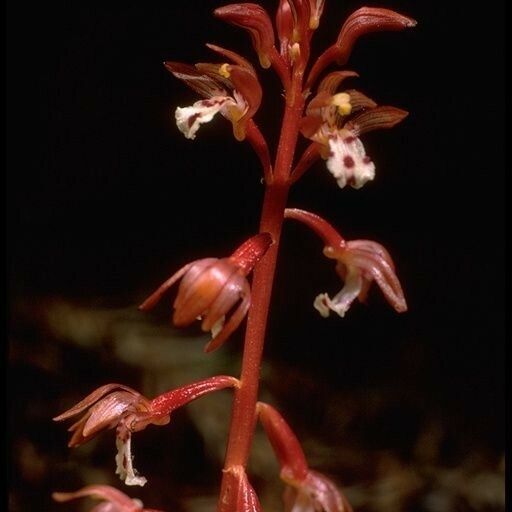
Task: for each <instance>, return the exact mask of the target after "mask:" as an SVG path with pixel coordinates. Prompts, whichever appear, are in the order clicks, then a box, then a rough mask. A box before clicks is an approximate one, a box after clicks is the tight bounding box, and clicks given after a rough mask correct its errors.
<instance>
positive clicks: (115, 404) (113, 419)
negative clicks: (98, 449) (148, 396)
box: [82, 391, 145, 437]
mask: <svg viewBox="0 0 512 512" xmlns="http://www.w3.org/2000/svg"><path fill="white" fill-rule="evenodd" d="M144 401H145V399H144V398H143V397H140V396H134V395H133V394H131V393H127V392H126V391H116V392H114V393H111V394H110V395H108V396H106V397H105V398H102V399H101V400H100V401H99V402H98V403H97V404H96V405H94V406H93V407H92V408H91V414H90V416H89V418H88V419H87V421H86V423H85V424H84V426H83V428H82V433H83V435H84V437H90V436H93V435H94V434H96V433H97V432H99V431H100V430H103V429H107V428H112V427H115V426H116V424H117V422H118V421H119V419H120V417H121V416H122V414H123V413H124V412H126V410H127V409H128V408H129V407H131V406H135V405H136V404H142V403H143V402H144Z"/></svg>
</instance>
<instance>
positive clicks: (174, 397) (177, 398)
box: [53, 375, 238, 486]
mask: <svg viewBox="0 0 512 512" xmlns="http://www.w3.org/2000/svg"><path fill="white" fill-rule="evenodd" d="M237 386H238V380H237V379H235V378H234V377H229V376H225V375H218V376H215V377H210V378H209V379H205V380H202V381H198V382H194V383H192V384H188V385H186V386H182V387H180V388H178V389H175V390H172V391H168V392H167V393H164V394H162V395H159V396H157V397H156V398H154V399H153V400H149V399H148V398H146V397H144V396H143V395H141V394H140V393H138V392H137V391H135V390H134V389H132V388H129V387H128V386H123V385H122V384H106V385H104V386H101V387H100V388H98V389H96V390H95V391H93V392H92V393H91V394H89V395H87V396H86V397H85V398H84V399H83V400H82V401H80V402H79V403H77V404H76V405H74V406H73V407H71V409H68V410H67V411H66V412H64V413H62V414H60V415H59V416H57V417H55V418H53V419H54V421H63V420H67V419H69V418H72V417H74V416H78V415H80V414H83V415H82V416H81V418H80V419H79V420H78V421H76V422H75V423H74V424H73V425H71V427H70V428H69V429H68V430H69V431H70V432H72V436H71V439H70V441H69V443H68V446H69V447H76V446H80V445H81V444H83V443H85V442H87V441H89V440H90V439H92V438H94V437H95V436H96V435H98V434H99V433H100V432H102V431H104V430H109V429H113V428H115V429H116V447H117V455H116V459H115V460H116V466H117V469H116V474H118V475H119V477H120V478H121V480H123V481H124V482H125V483H126V485H141V486H142V485H144V484H145V483H146V481H147V480H146V479H145V478H144V477H143V476H140V475H139V474H138V472H137V470H136V469H135V468H134V467H133V456H132V453H131V437H132V434H133V433H134V432H139V431H141V430H144V429H145V428H146V427H147V426H148V425H151V424H152V425H167V424H168V423H169V421H170V414H171V412H172V411H174V410H175V409H177V408H178V407H181V406H183V405H185V404H186V403H188V402H190V401H191V400H195V399H197V398H199V397H201V396H203V395H205V394H207V393H210V392H212V391H217V390H220V389H224V388H227V387H237Z"/></svg>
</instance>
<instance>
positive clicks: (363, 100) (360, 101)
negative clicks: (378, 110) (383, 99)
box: [345, 89, 377, 112]
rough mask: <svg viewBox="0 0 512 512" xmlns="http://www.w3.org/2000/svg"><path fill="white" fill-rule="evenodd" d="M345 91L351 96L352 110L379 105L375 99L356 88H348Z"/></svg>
mask: <svg viewBox="0 0 512 512" xmlns="http://www.w3.org/2000/svg"><path fill="white" fill-rule="evenodd" d="M345 92H346V93H347V94H348V95H349V96H350V105H351V107H352V112H357V111H358V110H362V109H367V108H375V107H376V106H377V103H375V101H373V100H372V99H371V98H368V96H366V94H363V93H362V92H360V91H357V90H356V89H347V90H346V91H345Z"/></svg>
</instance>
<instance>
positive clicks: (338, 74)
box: [318, 70, 359, 95]
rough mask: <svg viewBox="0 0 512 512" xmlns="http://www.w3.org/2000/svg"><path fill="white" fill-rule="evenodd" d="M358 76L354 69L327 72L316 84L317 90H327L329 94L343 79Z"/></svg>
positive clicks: (336, 88)
mask: <svg viewBox="0 0 512 512" xmlns="http://www.w3.org/2000/svg"><path fill="white" fill-rule="evenodd" d="M357 76H359V75H358V74H357V73H356V72H355V71H348V70H344V71H334V72H332V73H329V74H328V75H327V76H326V77H325V78H324V79H323V80H322V81H321V82H320V85H319V86H318V92H322V91H325V92H328V93H329V94H331V95H332V94H334V93H335V92H336V91H337V90H338V87H339V86H340V85H341V83H342V82H343V80H345V79H347V78H350V77H357Z"/></svg>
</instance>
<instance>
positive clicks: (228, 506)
mask: <svg viewBox="0 0 512 512" xmlns="http://www.w3.org/2000/svg"><path fill="white" fill-rule="evenodd" d="M224 476H225V482H224V484H225V486H224V490H223V494H222V496H221V499H220V502H219V509H218V510H219V512H261V505H260V501H259V499H258V496H257V495H256V492H255V491H254V489H253V488H252V486H251V484H250V483H249V479H248V478H247V474H246V472H245V469H244V468H243V467H242V466H231V467H230V468H229V469H227V470H226V471H225V472H224Z"/></svg>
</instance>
